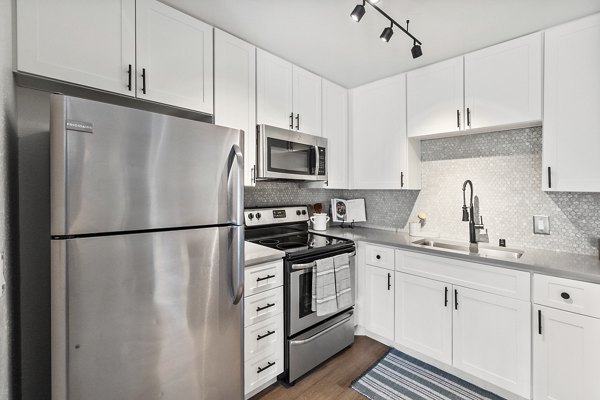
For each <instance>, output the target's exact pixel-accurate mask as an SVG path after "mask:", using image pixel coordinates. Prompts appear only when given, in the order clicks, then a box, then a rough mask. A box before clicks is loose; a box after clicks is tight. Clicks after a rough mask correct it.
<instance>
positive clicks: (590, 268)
mask: <svg viewBox="0 0 600 400" xmlns="http://www.w3.org/2000/svg"><path fill="white" fill-rule="evenodd" d="M315 233H322V234H326V235H331V236H337V237H340V238H344V239H351V240H353V241H355V242H359V241H363V242H369V243H375V244H381V245H385V246H393V247H398V248H401V249H405V250H410V251H415V252H418V253H425V254H431V255H438V256H443V257H446V258H454V259H459V260H466V261H473V262H477V263H480V264H488V265H492V266H501V267H505V268H511V269H517V270H521V271H528V272H534V273H540V274H546V275H552V276H557V277H560V278H571V279H577V280H581V281H586V282H592V283H600V260H599V259H598V256H589V255H582V254H572V253H563V252H558V251H551V250H540V249H528V248H519V249H520V250H524V254H523V256H522V257H521V258H519V259H510V260H507V259H497V258H491V257H481V256H479V255H475V254H464V253H453V252H449V251H445V250H441V249H436V248H431V247H423V246H419V245H416V244H412V243H411V242H413V241H416V240H419V239H423V238H420V237H411V236H409V235H408V233H405V232H394V231H387V230H383V229H375V228H363V227H355V228H354V229H349V228H344V229H342V228H339V227H330V228H329V229H327V230H326V231H315Z"/></svg>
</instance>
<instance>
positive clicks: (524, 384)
mask: <svg viewBox="0 0 600 400" xmlns="http://www.w3.org/2000/svg"><path fill="white" fill-rule="evenodd" d="M453 290H454V296H455V302H454V305H453V306H454V307H453V308H454V315H453V329H452V330H453V335H452V342H453V357H452V364H453V365H454V367H456V368H458V369H461V370H462V371H465V372H467V373H469V374H471V375H473V376H476V377H478V378H481V379H484V380H486V381H488V382H490V383H493V384H495V385H497V386H500V387H502V388H504V389H507V390H509V391H511V392H513V393H516V394H518V395H520V396H523V397H527V398H529V396H530V395H531V303H530V302H526V301H521V300H516V299H511V298H508V297H504V296H498V295H496V294H491V293H486V292H482V291H479V290H473V289H469V288H463V287H459V286H454V288H453Z"/></svg>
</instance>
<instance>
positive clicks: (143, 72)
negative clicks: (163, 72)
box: [142, 68, 146, 94]
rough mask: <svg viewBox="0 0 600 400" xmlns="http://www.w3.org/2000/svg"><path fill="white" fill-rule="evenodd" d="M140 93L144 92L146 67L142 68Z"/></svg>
mask: <svg viewBox="0 0 600 400" xmlns="http://www.w3.org/2000/svg"><path fill="white" fill-rule="evenodd" d="M142 93H144V94H146V68H142Z"/></svg>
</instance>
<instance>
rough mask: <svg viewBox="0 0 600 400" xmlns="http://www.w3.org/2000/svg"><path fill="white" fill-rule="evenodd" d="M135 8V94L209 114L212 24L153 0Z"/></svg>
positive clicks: (211, 80) (211, 97) (211, 94)
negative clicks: (136, 81)
mask: <svg viewBox="0 0 600 400" xmlns="http://www.w3.org/2000/svg"><path fill="white" fill-rule="evenodd" d="M136 11H137V17H136V34H137V54H136V55H137V72H138V83H137V96H138V97H140V98H145V99H148V100H152V101H156V102H158V103H165V104H171V105H174V106H178V107H182V108H188V109H191V110H196V111H201V112H205V113H209V114H212V113H213V60H212V54H213V49H212V44H213V39H212V29H213V28H212V26H210V25H207V24H205V23H204V22H202V21H199V20H197V19H195V18H192V17H190V16H189V15H186V14H184V13H182V12H180V11H177V10H175V9H173V8H171V7H168V6H166V5H164V4H162V3H161V2H159V1H156V0H137V8H136Z"/></svg>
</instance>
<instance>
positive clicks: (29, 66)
mask: <svg viewBox="0 0 600 400" xmlns="http://www.w3.org/2000/svg"><path fill="white" fill-rule="evenodd" d="M17 69H18V70H19V71H22V72H28V73H31V74H36V75H42V76H46V77H49V78H53V79H58V80H61V81H68V82H72V83H76V84H79V85H84V86H91V87H95V88H98V89H102V90H107V91H110V92H115V93H120V94H124V95H129V96H134V95H135V0H103V1H93V0H87V1H82V0H29V1H19V2H18V4H17ZM130 76H131V78H130ZM129 82H131V85H130V84H129Z"/></svg>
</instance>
